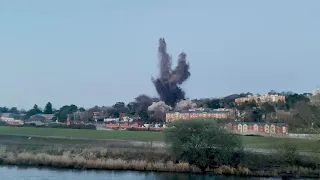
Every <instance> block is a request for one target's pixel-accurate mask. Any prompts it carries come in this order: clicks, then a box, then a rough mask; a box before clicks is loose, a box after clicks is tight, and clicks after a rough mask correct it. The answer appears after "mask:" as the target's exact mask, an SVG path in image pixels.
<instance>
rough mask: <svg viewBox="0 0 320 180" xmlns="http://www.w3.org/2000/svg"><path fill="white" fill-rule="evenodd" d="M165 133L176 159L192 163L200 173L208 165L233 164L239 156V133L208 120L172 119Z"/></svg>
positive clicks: (238, 159) (240, 144) (240, 155)
mask: <svg viewBox="0 0 320 180" xmlns="http://www.w3.org/2000/svg"><path fill="white" fill-rule="evenodd" d="M165 136H166V141H167V143H168V144H170V145H171V146H170V147H171V150H172V152H173V154H174V156H175V157H176V158H177V160H178V161H180V160H181V161H186V162H188V163H189V164H190V165H195V166H197V167H198V168H199V169H200V170H201V171H202V172H204V171H205V169H206V168H208V167H211V168H214V167H217V166H219V165H235V162H239V161H240V158H242V157H243V156H242V153H241V151H242V143H241V141H240V139H239V136H237V135H235V134H230V133H228V132H227V131H226V130H225V129H224V128H223V127H222V126H220V125H219V124H217V123H216V122H215V121H212V120H205V119H196V120H180V121H176V122H173V123H171V124H169V127H168V128H167V129H166V131H165ZM235 160H236V161H235Z"/></svg>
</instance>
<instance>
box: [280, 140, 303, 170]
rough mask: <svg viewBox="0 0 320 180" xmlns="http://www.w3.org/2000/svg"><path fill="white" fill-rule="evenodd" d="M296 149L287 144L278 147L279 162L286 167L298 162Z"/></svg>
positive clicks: (294, 146)
mask: <svg viewBox="0 0 320 180" xmlns="http://www.w3.org/2000/svg"><path fill="white" fill-rule="evenodd" d="M297 149H298V148H297V146H296V145H294V144H292V143H289V142H285V143H284V144H282V145H280V146H279V147H278V149H277V155H278V157H279V162H280V163H282V164H286V165H295V164H297V163H298V162H300V155H299V152H298V150H297Z"/></svg>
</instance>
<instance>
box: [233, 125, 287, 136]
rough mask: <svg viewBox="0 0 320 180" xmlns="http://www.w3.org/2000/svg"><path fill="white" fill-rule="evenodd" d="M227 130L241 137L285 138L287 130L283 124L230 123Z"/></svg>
mask: <svg viewBox="0 0 320 180" xmlns="http://www.w3.org/2000/svg"><path fill="white" fill-rule="evenodd" d="M227 129H229V130H231V131H232V132H234V133H239V134H243V135H262V136H277V135H278V136H279V135H280V136H285V135H287V134H288V129H289V128H288V125H287V124H284V123H252V122H249V123H246V122H231V123H228V125H227Z"/></svg>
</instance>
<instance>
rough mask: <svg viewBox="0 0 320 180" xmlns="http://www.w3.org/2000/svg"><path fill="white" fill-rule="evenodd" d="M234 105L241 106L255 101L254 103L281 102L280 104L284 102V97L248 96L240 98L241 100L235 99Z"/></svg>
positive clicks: (267, 95)
mask: <svg viewBox="0 0 320 180" xmlns="http://www.w3.org/2000/svg"><path fill="white" fill-rule="evenodd" d="M234 101H235V103H236V104H242V103H244V102H246V101H248V102H249V101H256V102H260V103H264V102H278V101H282V102H286V97H285V96H281V95H269V94H266V95H263V96H258V95H255V96H252V95H249V96H247V97H241V98H236V99H235V100H234Z"/></svg>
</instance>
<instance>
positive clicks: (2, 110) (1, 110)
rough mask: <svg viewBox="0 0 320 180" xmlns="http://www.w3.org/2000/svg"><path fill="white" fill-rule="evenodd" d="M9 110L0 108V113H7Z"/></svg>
mask: <svg viewBox="0 0 320 180" xmlns="http://www.w3.org/2000/svg"><path fill="white" fill-rule="evenodd" d="M8 111H9V109H8V108H7V107H0V113H7V112H8Z"/></svg>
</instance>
